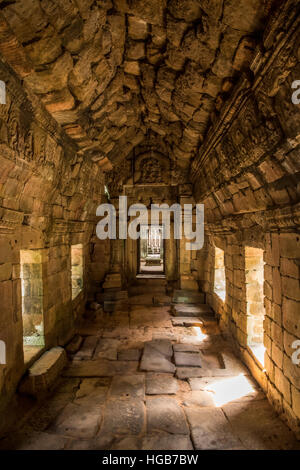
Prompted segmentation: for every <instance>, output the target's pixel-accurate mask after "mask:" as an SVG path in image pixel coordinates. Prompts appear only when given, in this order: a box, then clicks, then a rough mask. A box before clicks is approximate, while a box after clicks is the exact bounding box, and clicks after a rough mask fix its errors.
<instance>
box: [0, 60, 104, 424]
mask: <svg viewBox="0 0 300 470" xmlns="http://www.w3.org/2000/svg"><path fill="white" fill-rule="evenodd" d="M0 75H1V79H2V80H4V81H5V82H6V87H7V103H6V105H0V299H1V305H0V310H1V311H0V339H1V340H2V341H5V343H6V352H7V361H6V362H7V364H6V365H0V404H1V405H0V415H2V412H3V408H5V407H6V406H7V404H8V402H9V400H10V398H11V396H12V394H13V392H14V391H15V390H16V386H17V383H18V381H19V379H20V377H21V376H22V374H23V373H24V371H25V368H26V366H25V365H24V356H23V331H22V330H23V328H22V299H21V277H20V251H21V250H40V253H41V257H42V276H43V310H44V312H43V314H44V329H45V331H44V333H45V347H46V348H47V349H48V348H50V347H51V346H54V345H63V344H65V343H66V342H67V341H68V340H69V339H70V338H71V336H72V334H73V332H74V324H75V321H76V319H77V318H78V317H79V316H80V315H81V313H82V311H83V308H84V305H85V300H86V296H87V292H88V290H89V286H90V284H91V281H93V277H94V273H95V270H96V268H95V261H97V262H98V261H99V259H98V258H97V259H95V252H93V250H92V245H91V244H90V240H91V236H92V234H93V231H94V229H95V213H96V207H97V205H98V204H99V203H100V202H101V194H102V192H103V175H102V171H101V170H100V168H99V166H97V164H96V163H92V162H91V160H87V159H84V158H83V156H82V155H80V153H78V152H77V151H76V147H75V145H74V144H73V143H72V142H71V141H70V140H69V138H68V137H67V136H66V135H64V132H63V131H62V130H60V128H59V127H58V125H57V124H56V123H55V121H54V120H53V118H52V117H51V116H50V115H49V114H48V113H47V112H46V111H44V109H43V108H42V107H41V106H40V105H39V102H38V100H37V99H36V98H34V97H33V96H29V94H28V93H26V91H25V90H24V88H22V86H21V83H20V82H19V80H18V79H17V78H16V76H15V74H14V73H13V72H12V71H11V70H10V69H9V67H8V66H6V65H5V64H4V63H2V62H1V63H0ZM73 244H82V246H83V262H84V270H83V277H84V279H83V283H84V290H83V291H82V292H81V293H80V294H79V295H78V296H77V298H75V299H74V300H72V291H71V254H70V253H71V245H73ZM91 261H92V262H91ZM103 275H104V273H103V272H102V271H101V270H100V271H99V273H98V277H99V276H100V277H101V276H103ZM3 424H4V425H5V423H3Z"/></svg>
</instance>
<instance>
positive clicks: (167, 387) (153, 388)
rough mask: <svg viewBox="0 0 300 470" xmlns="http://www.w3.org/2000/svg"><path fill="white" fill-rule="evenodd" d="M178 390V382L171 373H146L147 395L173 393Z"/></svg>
mask: <svg viewBox="0 0 300 470" xmlns="http://www.w3.org/2000/svg"><path fill="white" fill-rule="evenodd" d="M177 391H178V382H177V380H176V378H175V377H173V375H171V374H152V373H148V374H146V394H147V395H173V394H176V393H177Z"/></svg>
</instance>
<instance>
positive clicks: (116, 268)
mask: <svg viewBox="0 0 300 470" xmlns="http://www.w3.org/2000/svg"><path fill="white" fill-rule="evenodd" d="M111 203H112V204H114V206H115V209H116V240H110V268H109V272H108V273H107V275H106V277H105V282H104V284H103V288H104V289H121V288H122V287H123V285H124V281H125V280H124V266H123V260H124V254H123V251H124V240H120V239H119V216H118V199H117V200H114V199H112V200H111Z"/></svg>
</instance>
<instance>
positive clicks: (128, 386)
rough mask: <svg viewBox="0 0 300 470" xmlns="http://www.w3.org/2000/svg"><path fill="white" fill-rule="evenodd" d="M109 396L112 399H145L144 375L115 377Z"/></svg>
mask: <svg viewBox="0 0 300 470" xmlns="http://www.w3.org/2000/svg"><path fill="white" fill-rule="evenodd" d="M109 395H110V397H111V398H117V397H120V398H122V397H125V398H127V397H128V398H140V399H141V400H143V399H144V398H145V376H144V374H135V375H122V376H115V377H113V379H112V382H111V386H110V391H109Z"/></svg>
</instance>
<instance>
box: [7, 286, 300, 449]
mask: <svg viewBox="0 0 300 470" xmlns="http://www.w3.org/2000/svg"><path fill="white" fill-rule="evenodd" d="M168 293H169V294H171V296H169V295H167V293H166V284H165V281H164V280H163V279H155V280H154V279H153V280H152V279H147V280H140V281H138V283H137V285H136V286H133V287H132V288H131V289H130V291H129V294H130V295H129V298H128V296H127V292H126V291H121V292H120V291H119V292H118V297H119V300H114V301H111V300H110V299H112V298H115V293H114V295H112V293H109V292H108V293H106V294H102V295H100V300H102V301H103V302H104V308H105V306H106V307H108V306H109V305H108V304H114V312H113V313H111V312H110V313H107V312H104V311H103V309H102V308H101V307H100V305H99V304H94V305H92V307H93V309H94V310H92V309H91V310H90V311H89V312H87V319H85V321H84V322H83V323H82V325H81V326H79V328H78V333H77V335H76V336H75V337H74V339H73V341H72V342H71V343H70V344H69V346H67V348H66V349H67V351H69V353H68V354H69V363H68V365H67V366H66V367H65V369H64V370H63V372H62V374H61V376H60V377H59V378H58V381H57V383H56V385H55V388H54V391H53V393H52V394H51V396H50V397H48V398H47V399H45V400H44V401H43V402H41V403H38V404H33V403H32V404H31V406H30V405H29V404H28V403H27V407H28V413H27V418H26V420H25V422H23V423H22V426H21V427H20V428H19V429H18V430H16V431H14V432H11V433H10V437H7V438H6V439H4V440H2V441H1V443H0V449H33V450H38V449H48V450H49V449H57V450H58V449H59V450H62V449H66V450H68V449H73V450H75V449H81V450H85V449H89V450H100V449H101V450H129V449H130V450H138V449H140V450H193V449H197V450H198V449H199V450H202V449H218V450H222V449H224V450H228V449H239V450H245V449H262V450H266V449H300V443H299V442H298V441H296V440H295V437H294V435H293V433H292V431H290V430H289V428H288V427H287V426H286V425H285V424H284V423H283V422H282V421H281V420H280V419H279V418H278V416H277V415H276V413H275V412H274V411H273V410H272V408H271V406H270V404H269V403H268V401H267V399H266V397H265V395H264V393H263V392H262V390H261V389H260V387H259V386H258V385H257V383H256V382H255V381H254V380H253V378H251V375H250V372H249V370H248V369H247V368H246V367H245V366H244V365H242V363H241V361H240V360H238V359H237V357H236V356H235V354H234V350H233V348H232V346H231V345H230V344H229V342H228V341H226V339H225V338H224V337H223V335H222V334H221V332H220V330H219V327H218V322H217V320H216V318H215V316H214V315H213V313H212V311H211V309H210V308H209V307H208V306H207V305H205V304H201V303H199V302H201V300H202V296H203V295H202V294H201V293H193V292H188V291H174V292H172V293H170V292H168ZM106 299H108V300H106ZM192 302H195V303H192ZM110 307H111V305H110ZM75 349H78V351H76V352H75Z"/></svg>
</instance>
